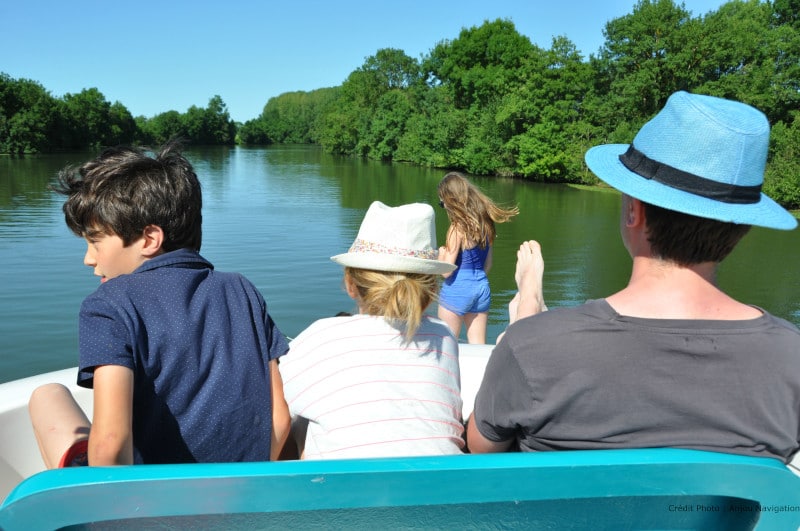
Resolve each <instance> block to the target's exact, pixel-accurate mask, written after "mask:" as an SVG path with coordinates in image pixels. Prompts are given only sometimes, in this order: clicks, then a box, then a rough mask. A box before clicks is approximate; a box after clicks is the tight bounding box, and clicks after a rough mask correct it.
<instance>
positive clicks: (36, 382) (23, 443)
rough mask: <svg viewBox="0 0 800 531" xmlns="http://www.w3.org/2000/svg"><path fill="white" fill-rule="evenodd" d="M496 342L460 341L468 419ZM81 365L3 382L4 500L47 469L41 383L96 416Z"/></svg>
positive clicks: (0, 475) (0, 484) (0, 495)
mask: <svg viewBox="0 0 800 531" xmlns="http://www.w3.org/2000/svg"><path fill="white" fill-rule="evenodd" d="M493 348H494V345H468V344H463V343H462V344H460V345H459V363H460V367H461V397H462V400H463V415H464V419H465V420H466V419H467V418H468V417H469V414H470V413H471V412H472V407H473V404H474V403H475V394H476V393H477V392H478V387H479V386H480V384H481V380H482V378H483V371H484V368H485V366H486V361H487V360H488V359H489V354H490V353H491V351H492V349H493ZM77 376H78V368H77V367H70V368H67V369H61V370H57V371H53V372H48V373H43V374H37V375H35V376H31V377H28V378H22V379H19V380H13V381H10V382H7V383H3V384H0V503H2V501H3V500H4V499H5V497H6V496H7V495H8V493H9V492H11V490H12V489H13V488H14V487H15V486H16V485H17V484H19V483H20V482H21V481H22V480H23V479H25V478H28V477H30V476H32V475H34V474H36V473H37V472H41V471H43V470H44V469H45V466H44V462H43V461H42V458H41V456H40V454H39V448H38V445H37V443H36V438H35V436H34V435H33V428H32V427H31V423H30V417H29V416H28V399H29V398H30V396H31V393H32V392H33V390H34V389H36V388H37V387H38V386H40V385H43V384H46V383H60V384H63V385H65V386H66V387H67V388H69V389H70V390H71V391H72V392H73V394H74V395H75V397H76V399H77V400H78V403H79V404H80V405H81V407H82V408H83V410H84V411H85V412H86V415H87V416H88V417H89V418H92V391H91V390H90V389H84V388H82V387H78V385H77V383H76V381H77Z"/></svg>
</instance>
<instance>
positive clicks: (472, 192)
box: [438, 172, 519, 249]
mask: <svg viewBox="0 0 800 531" xmlns="http://www.w3.org/2000/svg"><path fill="white" fill-rule="evenodd" d="M438 191H439V199H440V200H441V202H442V203H443V206H444V208H445V209H446V210H447V216H448V217H449V218H450V223H452V224H453V225H454V226H455V227H456V228H457V229H458V230H459V231H461V232H462V233H463V234H464V236H465V238H466V240H467V241H468V242H473V243H475V244H476V245H478V246H480V247H481V248H482V249H483V248H485V247H486V246H487V245H491V244H492V242H493V241H494V238H495V236H496V235H497V233H496V231H495V223H505V222H506V221H509V220H510V219H511V218H513V217H514V216H516V215H517V214H519V209H518V208H517V207H516V206H513V207H508V208H503V207H500V206H498V205H496V204H495V203H494V201H492V200H491V199H490V198H489V197H487V196H486V194H484V193H483V192H482V191H481V190H480V189H479V188H478V187H477V186H475V185H474V184H472V183H471V182H469V181H468V180H467V178H466V177H464V176H463V175H461V174H460V173H458V172H450V173H448V174H447V175H445V176H444V177H443V178H442V180H441V181H440V182H439V189H438Z"/></svg>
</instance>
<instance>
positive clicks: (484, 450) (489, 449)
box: [467, 413, 514, 454]
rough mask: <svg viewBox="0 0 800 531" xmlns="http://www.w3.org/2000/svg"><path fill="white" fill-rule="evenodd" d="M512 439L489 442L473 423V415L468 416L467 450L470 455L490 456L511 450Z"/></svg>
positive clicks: (474, 422)
mask: <svg viewBox="0 0 800 531" xmlns="http://www.w3.org/2000/svg"><path fill="white" fill-rule="evenodd" d="M513 442H514V440H513V439H509V440H507V441H500V442H495V441H490V440H489V439H487V438H486V437H484V436H483V434H481V432H480V431H478V428H477V427H476V421H475V413H472V414H471V415H470V416H469V421H468V422H467V448H469V452H470V453H471V454H492V453H499V452H506V451H508V449H509V448H511V444H512V443H513Z"/></svg>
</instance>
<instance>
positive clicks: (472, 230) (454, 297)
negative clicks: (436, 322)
mask: <svg viewBox="0 0 800 531" xmlns="http://www.w3.org/2000/svg"><path fill="white" fill-rule="evenodd" d="M438 192H439V205H440V206H442V207H443V208H444V209H445V210H446V211H447V217H448V219H449V220H450V227H449V228H448V229H447V241H446V242H445V245H444V246H442V247H441V248H440V249H439V260H442V261H444V262H448V263H451V264H454V265H455V266H456V269H455V270H454V271H453V272H452V273H445V274H444V277H445V281H444V284H443V285H442V289H441V293H440V294H439V318H440V319H442V320H443V321H444V322H446V323H447V324H448V326H449V327H450V329H451V330H452V331H453V334H454V335H455V336H456V337H458V336H459V334H460V333H461V325H462V323H463V324H465V325H466V328H467V341H468V342H469V343H486V324H487V321H488V320H489V306H490V305H491V302H492V299H491V290H490V289H489V279H488V278H487V276H486V275H487V274H488V273H489V270H490V269H491V267H492V245H493V243H494V239H495V236H496V234H497V233H496V232H495V223H505V222H506V221H509V220H510V219H511V218H512V217H514V216H516V215H517V214H518V213H519V210H518V209H517V207H511V208H501V207H499V206H497V205H496V204H495V203H494V201H492V200H491V199H490V198H489V197H487V196H486V194H484V193H483V192H481V191H480V190H479V189H478V187H476V186H475V185H474V184H472V183H471V182H469V181H468V180H467V179H466V178H465V177H464V176H463V175H461V174H460V173H457V172H451V173H448V174H447V175H445V176H444V178H443V179H442V180H441V182H439V189H438Z"/></svg>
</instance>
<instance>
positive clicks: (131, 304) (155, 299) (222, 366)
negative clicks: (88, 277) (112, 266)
mask: <svg viewBox="0 0 800 531" xmlns="http://www.w3.org/2000/svg"><path fill="white" fill-rule="evenodd" d="M79 340H80V341H79V342H80V367H79V373H78V385H81V386H83V387H92V385H93V376H94V369H95V367H98V366H101V365H121V366H123V367H128V368H129V369H131V370H132V371H133V375H134V394H133V446H134V462H135V463H186V462H228V461H266V460H269V455H270V440H271V434H272V400H271V390H270V377H269V367H268V363H269V361H270V360H273V359H276V358H278V357H280V356H282V355H284V354H285V353H286V352H287V351H288V349H289V347H288V344H287V342H286V338H285V337H284V335H283V334H282V333H281V332H280V330H278V328H277V326H275V323H274V322H273V321H272V318H271V317H270V316H269V314H268V313H267V306H266V303H265V302H264V299H263V297H262V296H261V294H260V293H259V292H258V290H257V289H256V288H255V286H253V284H252V283H251V282H250V281H248V280H247V279H246V278H244V277H243V276H242V275H239V274H237V273H222V272H218V271H215V270H214V266H212V265H211V263H210V262H208V261H207V260H205V259H204V258H203V257H202V256H200V255H199V254H198V253H196V252H194V251H190V250H187V249H180V250H177V251H172V252H169V253H165V254H163V255H160V256H158V257H156V258H153V259H151V260H148V261H146V262H145V263H144V264H142V265H141V266H140V267H139V268H138V269H136V271H134V272H133V273H132V274H130V275H121V276H119V277H116V278H113V279H111V280H109V281H108V282H105V283H104V284H101V285H100V287H99V288H98V289H97V291H95V292H94V293H92V294H91V295H89V296H88V297H87V298H86V299H85V300H84V301H83V304H82V305H81V311H80V324H79Z"/></svg>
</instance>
